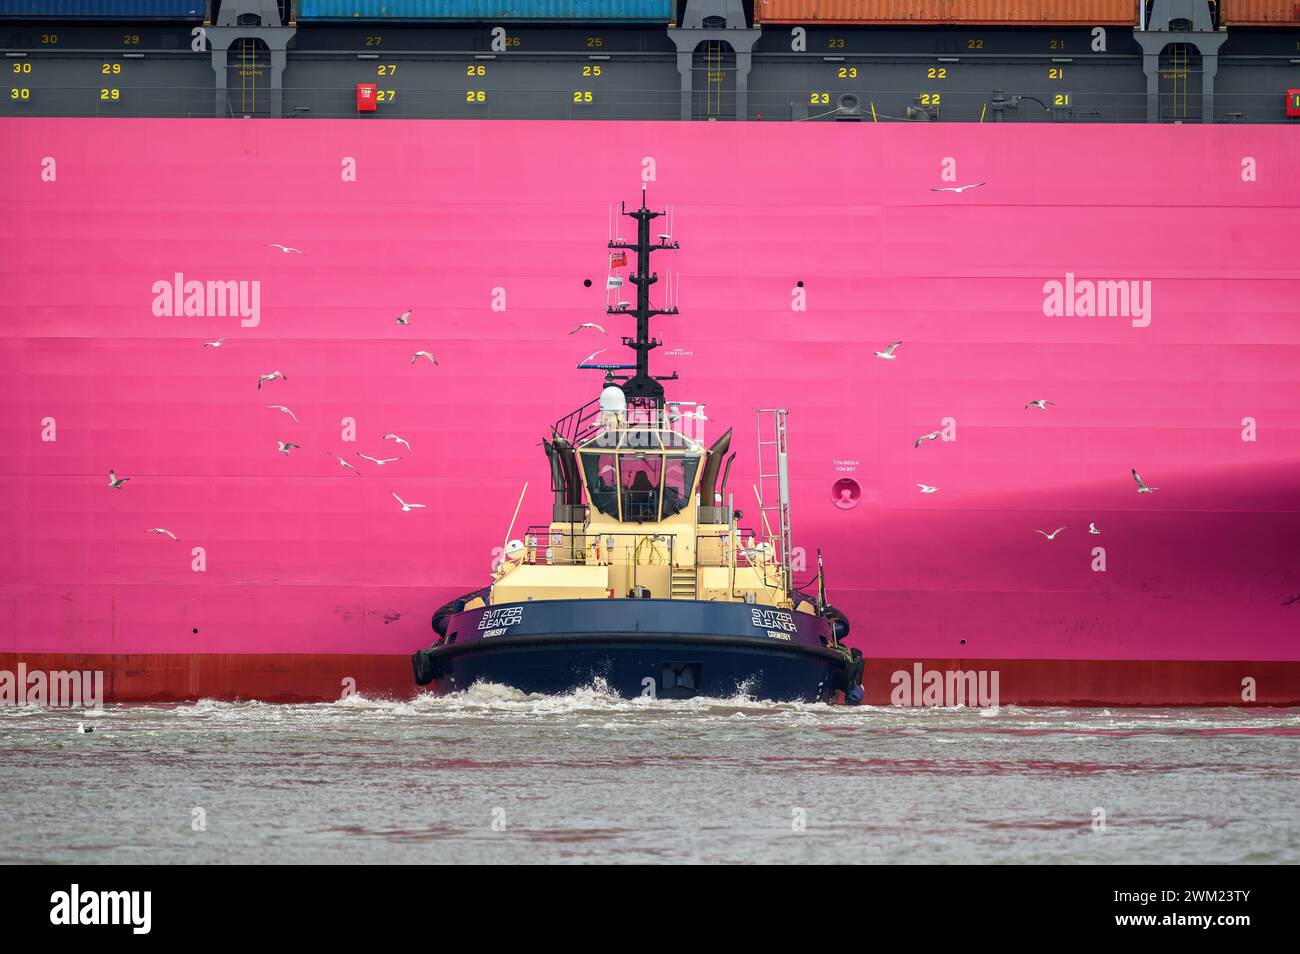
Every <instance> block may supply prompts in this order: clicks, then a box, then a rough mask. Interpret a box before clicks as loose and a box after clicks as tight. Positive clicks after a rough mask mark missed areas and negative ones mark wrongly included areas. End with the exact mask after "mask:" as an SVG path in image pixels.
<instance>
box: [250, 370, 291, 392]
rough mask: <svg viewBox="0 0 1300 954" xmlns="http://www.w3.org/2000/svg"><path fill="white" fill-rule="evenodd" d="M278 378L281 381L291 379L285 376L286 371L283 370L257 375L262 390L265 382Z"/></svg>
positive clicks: (258, 386) (259, 388)
mask: <svg viewBox="0 0 1300 954" xmlns="http://www.w3.org/2000/svg"><path fill="white" fill-rule="evenodd" d="M276 378H279V379H280V380H281V381H288V380H289V379H288V378H286V377H285V376H284V372H283V371H272V372H271V373H270V374H261V375H258V377H257V389H258V390H259V391H260V390H262V385H263V384H264V383H265V382H267V381H274V380H275V379H276Z"/></svg>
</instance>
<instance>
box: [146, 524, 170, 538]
mask: <svg viewBox="0 0 1300 954" xmlns="http://www.w3.org/2000/svg"><path fill="white" fill-rule="evenodd" d="M145 533H165V534H167V536H169V537H171V538H172V539H173V540H175V539H176V534H174V533H172V532H171V531H170V530H164V529H163V528H162V527H154V528H153V529H152V530H146V531H145Z"/></svg>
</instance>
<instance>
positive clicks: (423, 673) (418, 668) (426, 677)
mask: <svg viewBox="0 0 1300 954" xmlns="http://www.w3.org/2000/svg"><path fill="white" fill-rule="evenodd" d="M411 669H412V670H413V671H414V673H415V684H416V685H417V686H427V685H428V684H429V683H431V682H433V680H434V678H435V675H434V663H433V650H431V649H421V650H419V651H417V652H415V653H413V654H412V656H411Z"/></svg>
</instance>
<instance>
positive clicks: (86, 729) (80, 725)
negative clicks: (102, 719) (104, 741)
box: [77, 722, 95, 735]
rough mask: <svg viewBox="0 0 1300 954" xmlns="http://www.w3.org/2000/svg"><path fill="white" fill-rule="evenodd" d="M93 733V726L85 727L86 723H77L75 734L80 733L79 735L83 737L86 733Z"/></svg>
mask: <svg viewBox="0 0 1300 954" xmlns="http://www.w3.org/2000/svg"><path fill="white" fill-rule="evenodd" d="M94 731H95V727H94V726H93V725H86V723H84V722H78V723H77V732H78V733H80V734H81V735H85V734H87V733H88V732H94Z"/></svg>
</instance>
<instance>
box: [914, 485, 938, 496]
mask: <svg viewBox="0 0 1300 954" xmlns="http://www.w3.org/2000/svg"><path fill="white" fill-rule="evenodd" d="M916 486H918V487H920V488H921V493H923V494H933V493H938V491H939V488H938V487H931V486H930V485H929V484H917V485H916Z"/></svg>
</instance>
